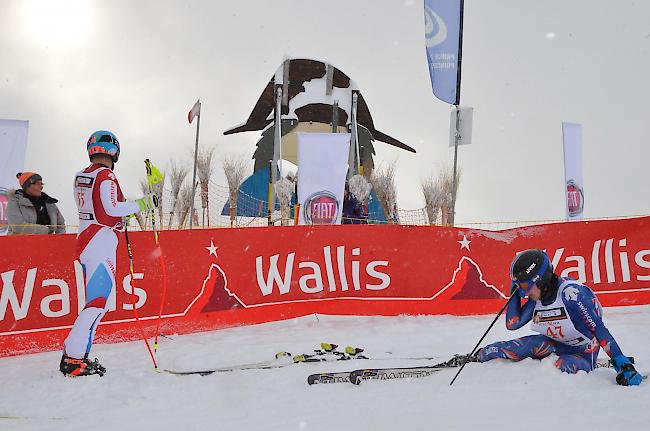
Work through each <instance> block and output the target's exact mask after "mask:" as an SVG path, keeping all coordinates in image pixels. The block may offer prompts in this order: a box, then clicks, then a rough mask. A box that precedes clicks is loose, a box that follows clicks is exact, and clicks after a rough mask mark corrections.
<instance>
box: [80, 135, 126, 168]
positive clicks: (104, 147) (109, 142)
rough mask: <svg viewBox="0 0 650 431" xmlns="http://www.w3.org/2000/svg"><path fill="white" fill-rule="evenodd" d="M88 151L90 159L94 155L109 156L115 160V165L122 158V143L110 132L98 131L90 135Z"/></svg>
mask: <svg viewBox="0 0 650 431" xmlns="http://www.w3.org/2000/svg"><path fill="white" fill-rule="evenodd" d="M86 149H87V150H88V157H91V156H92V155H93V154H108V155H109V156H111V157H112V158H113V163H117V159H119V158H120V141H118V140H117V137H116V136H115V135H114V134H112V133H111V132H109V131H108V130H98V131H96V132H94V133H93V134H92V135H90V138H89V139H88V144H87V145H86Z"/></svg>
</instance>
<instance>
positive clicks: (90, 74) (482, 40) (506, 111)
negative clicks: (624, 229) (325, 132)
mask: <svg viewBox="0 0 650 431" xmlns="http://www.w3.org/2000/svg"><path fill="white" fill-rule="evenodd" d="M648 17H650V2H646V1H631V0H621V1H617V2H612V1H604V0H598V1H596V0H581V1H571V0H547V1H543V2H542V1H534V0H466V1H465V23H464V27H465V33H464V49H463V69H462V71H463V76H462V96H461V102H462V104H463V105H468V106H473V107H474V130H473V142H474V143H473V144H472V145H471V146H465V147H461V148H460V149H459V160H460V163H461V165H462V168H463V178H462V184H461V187H460V190H459V197H458V202H457V216H456V220H457V221H459V222H470V221H500V220H542V219H561V218H563V217H564V211H565V210H564V205H565V203H564V171H563V159H562V135H561V123H562V121H573V122H578V123H582V125H583V139H584V147H583V158H584V166H583V171H584V183H585V200H586V206H585V216H586V217H604V216H616V215H631V214H649V213H650V199H649V198H648V196H650V193H649V192H648V190H649V189H650V174H649V173H648V168H647V164H648V162H649V160H650V157H649V156H650V149H649V147H648V138H647V137H648V136H649V135H650V133H649V132H650V118H649V116H648V108H647V102H648V100H649V96H650V84H649V83H648V80H649V79H650V23H649V21H648ZM285 56H290V57H307V58H314V59H319V60H325V61H329V62H331V63H333V64H334V65H336V66H337V67H338V68H340V69H341V70H342V71H343V72H344V73H346V74H347V75H348V76H350V77H351V78H352V79H354V80H355V81H356V82H357V83H358V85H359V86H360V89H361V92H362V93H363V95H364V98H365V99H366V101H367V103H368V106H369V107H370V110H371V112H372V114H373V119H374V122H375V125H376V126H377V128H378V129H380V130H382V131H383V132H385V133H388V134H390V135H392V136H394V137H396V138H398V139H400V140H402V141H403V142H405V143H407V144H408V145H410V146H412V147H414V148H415V149H416V150H417V152H418V153H417V154H411V153H407V152H404V151H400V150H396V149H393V148H391V147H389V146H387V145H385V144H382V143H380V142H378V143H376V144H375V149H376V152H377V156H376V158H375V163H376V164H381V163H388V162H390V161H392V160H396V161H397V192H398V204H399V206H400V207H401V208H412V209H414V208H420V207H422V206H423V197H422V194H421V192H420V187H419V183H420V180H421V178H422V177H424V176H427V175H431V174H435V173H436V172H437V171H438V170H439V169H440V167H441V166H444V165H451V163H452V161H453V148H449V147H448V134H449V106H448V105H446V104H444V103H443V102H440V101H439V100H437V99H435V98H434V96H433V94H432V92H431V85H430V82H429V76H428V69H427V63H426V56H425V50H424V18H423V10H422V2H421V1H415V0H331V1H327V2H324V1H316V0H274V1H265V0H249V1H227V2H226V1H210V0H202V1H197V0H193V1H170V0H167V1H153V0H150V1H142V0H139V1H124V0H119V1H116V0H111V1H108V0H105V1H83V0H70V1H63V0H59V1H57V0H50V1H30V0H9V1H8V0H0V118H4V119H20V120H29V122H30V128H29V142H28V148H27V157H26V163H25V169H26V170H33V171H36V172H39V173H41V174H42V175H43V178H44V181H45V182H46V187H45V191H46V192H48V193H49V194H51V195H53V196H55V197H57V198H59V199H60V201H61V207H62V210H63V212H64V215H65V216H66V219H67V220H68V222H70V223H71V224H72V223H74V222H75V221H76V209H75V207H74V201H73V199H72V179H73V176H74V173H75V172H76V171H77V170H79V169H82V168H83V167H85V165H87V155H86V152H85V144H86V141H87V139H88V136H89V135H90V133H91V132H92V131H94V130H96V129H108V130H111V131H113V132H114V133H115V134H116V135H117V136H118V138H119V139H120V142H121V144H122V154H121V157H120V161H119V163H118V164H117V167H116V173H117V175H118V178H119V179H120V182H121V184H122V187H123V189H125V192H126V194H127V195H128V196H131V197H136V196H137V195H138V194H139V186H138V183H137V181H138V178H139V177H141V176H142V172H143V171H144V163H143V159H144V158H146V157H149V158H151V159H152V160H153V161H154V163H158V164H159V165H162V166H163V167H164V166H166V165H167V164H168V162H169V160H170V158H175V159H177V160H181V159H186V160H187V161H188V162H189V161H190V157H191V151H192V148H193V144H194V133H195V127H194V126H193V125H192V126H190V125H188V123H187V119H186V116H187V111H188V110H189V109H190V108H191V107H192V105H193V103H194V102H195V101H196V99H197V98H199V97H200V98H201V100H202V102H203V110H202V118H201V144H202V145H204V146H214V145H216V148H217V154H218V156H217V157H218V158H219V161H220V160H221V158H222V157H223V156H224V155H226V154H243V155H246V156H250V155H252V153H253V150H254V148H255V142H256V141H257V139H258V137H259V134H258V133H255V132H250V133H243V134H239V135H234V136H228V137H225V136H223V134H222V133H223V131H224V130H225V129H227V128H229V127H231V126H233V125H236V124H239V123H241V122H243V121H244V120H245V119H246V118H247V117H248V115H249V113H250V111H251V109H252V107H253V106H254V104H255V102H256V101H257V98H258V97H259V95H260V93H261V91H262V89H263V88H264V86H265V85H266V83H267V82H268V80H269V78H270V76H271V75H272V74H273V72H274V71H275V69H276V68H277V67H278V66H279V65H280V63H281V62H282V60H283V58H284V57H285ZM251 172H252V164H251ZM216 178H217V181H218V182H220V183H222V184H224V185H225V184H226V183H225V179H223V174H222V171H221V166H220V163H219V166H218V170H217V171H216Z"/></svg>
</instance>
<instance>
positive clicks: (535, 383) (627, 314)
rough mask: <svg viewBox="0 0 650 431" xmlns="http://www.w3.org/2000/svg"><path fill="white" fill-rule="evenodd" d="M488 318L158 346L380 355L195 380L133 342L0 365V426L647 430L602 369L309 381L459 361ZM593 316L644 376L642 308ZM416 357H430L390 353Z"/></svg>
mask: <svg viewBox="0 0 650 431" xmlns="http://www.w3.org/2000/svg"><path fill="white" fill-rule="evenodd" d="M492 319H493V317H491V316H481V317H451V316H420V317H337V316H322V315H319V316H307V317H303V318H299V319H294V320H289V321H283V322H275V323H269V324H263V325H257V326H249V327H240V328H232V329H227V330H221V331H215V332H210V333H202V334H193V335H186V336H174V337H172V338H173V339H167V338H163V339H162V341H161V344H160V349H159V354H158V360H159V363H160V367H161V368H168V369H174V370H196V369H206V368H213V367H220V366H228V365H235V364H243V363H251V362H259V361H265V360H268V359H271V358H273V356H274V354H275V353H276V352H278V351H289V352H291V353H293V354H294V355H295V354H299V353H310V352H311V351H312V350H313V349H316V348H318V347H319V344H320V342H322V341H327V342H331V343H338V344H340V346H341V348H340V349H342V347H344V346H345V345H352V346H357V347H363V348H365V353H366V354H367V355H368V356H370V357H375V358H381V359H377V360H371V361H365V360H353V361H346V362H332V363H301V364H294V365H290V366H288V367H286V368H277V369H266V370H246V371H234V372H228V373H216V374H212V375H209V376H205V377H201V376H175V375H169V374H163V373H156V372H154V371H153V369H152V366H151V363H150V359H149V358H148V354H147V352H146V349H145V346H144V343H142V341H140V342H132V343H124V344H104V345H97V346H95V347H94V349H93V352H92V356H93V357H94V356H97V357H98V358H100V360H101V362H102V363H103V364H104V365H105V366H106V368H107V369H108V373H107V374H106V375H105V376H104V377H102V378H99V377H97V376H91V377H84V378H78V379H66V378H64V377H63V376H62V375H61V374H60V373H59V371H58V362H59V359H60V353H58V352H50V353H45V354H37V355H31V356H23V357H13V358H3V359H0V382H1V386H0V416H3V418H2V419H0V430H3V431H8V430H49V429H65V430H88V429H92V430H93V431H99V430H160V431H163V430H170V431H171V430H173V431H179V430H189V429H195V430H238V431H244V430H265V431H268V430H282V431H287V430H332V429H334V428H341V427H345V428H346V429H354V430H391V431H394V430H461V429H463V430H464V429H482V430H484V429H495V430H497V429H498V430H516V429H527V430H548V429H558V427H559V428H561V429H579V430H605V429H624V430H626V431H627V430H647V429H650V408H649V407H648V406H650V382H648V381H646V382H645V383H644V384H643V385H641V386H639V387H620V386H617V385H616V383H615V373H614V371H613V370H612V369H598V370H596V371H594V372H592V373H591V374H586V373H584V372H581V373H579V374H577V375H567V374H562V373H560V372H559V371H558V370H557V369H556V368H555V367H554V366H553V362H554V359H553V357H550V358H547V359H545V360H543V361H536V360H532V359H526V360H524V361H521V362H519V363H506V362H502V361H492V362H490V363H485V364H476V363H471V364H468V365H467V366H466V367H465V369H464V371H463V372H462V374H461V375H460V377H459V378H458V380H457V381H456V383H454V386H451V387H450V386H449V382H450V380H451V378H452V377H453V374H454V373H455V370H453V369H449V370H443V371H440V372H438V373H435V374H433V375H432V376H429V377H426V378H421V379H412V380H392V381H366V382H364V383H362V384H361V386H354V385H351V384H348V383H339V384H330V385H316V386H308V385H307V375H309V374H311V373H316V372H325V371H344V370H353V369H358V368H368V367H384V366H415V365H426V364H432V363H435V362H439V361H443V360H446V359H448V358H449V357H451V356H452V355H453V354H454V353H467V352H468V351H470V350H471V348H472V347H473V346H474V344H476V342H477V341H478V339H479V338H480V336H481V335H482V334H483V332H484V330H485V329H486V328H487V326H488V325H489V323H490V322H491V321H492ZM605 321H606V324H607V325H608V327H609V329H610V331H611V332H612V334H613V335H614V337H615V338H616V339H617V340H618V342H619V344H620V345H621V348H622V349H623V352H624V353H626V354H627V355H631V356H635V357H636V362H637V369H638V370H639V371H640V372H642V373H647V372H648V370H650V343H649V341H650V335H649V328H650V306H642V307H625V308H608V309H605ZM100 331H101V328H100ZM529 333H530V331H529V330H528V329H521V330H519V331H515V332H510V331H507V330H506V329H505V326H504V318H503V317H501V319H500V320H499V322H498V323H497V324H496V325H495V327H494V328H493V330H492V332H491V333H490V334H489V335H488V337H487V339H486V340H485V343H489V342H492V341H496V340H501V339H509V338H514V337H516V336H522V335H527V334H529ZM485 343H484V344H485ZM414 356H416V357H417V356H436V357H439V361H429V362H427V361H413V360H398V359H394V358H396V357H414ZM602 358H604V353H602V352H601V359H602Z"/></svg>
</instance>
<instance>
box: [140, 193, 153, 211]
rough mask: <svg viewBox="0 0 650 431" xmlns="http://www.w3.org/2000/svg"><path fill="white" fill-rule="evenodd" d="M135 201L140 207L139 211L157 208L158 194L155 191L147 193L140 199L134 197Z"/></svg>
mask: <svg viewBox="0 0 650 431" xmlns="http://www.w3.org/2000/svg"><path fill="white" fill-rule="evenodd" d="M135 202H136V203H137V204H138V206H139V207H140V212H145V211H149V210H153V209H155V208H158V196H156V194H155V193H148V194H146V195H144V196H143V197H141V198H140V199H136V200H135Z"/></svg>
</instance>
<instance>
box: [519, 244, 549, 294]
mask: <svg viewBox="0 0 650 431" xmlns="http://www.w3.org/2000/svg"><path fill="white" fill-rule="evenodd" d="M510 279H511V280H512V281H513V282H514V283H527V284H528V285H530V286H532V285H533V284H537V287H539V288H540V289H541V290H542V292H544V291H546V290H547V289H548V287H549V283H550V281H551V280H552V279H553V264H552V263H551V261H550V260H549V258H548V256H547V255H546V253H544V252H543V251H542V250H537V249H531V250H526V251H522V252H521V253H519V254H518V255H517V256H515V258H514V260H513V261H512V264H511V265H510Z"/></svg>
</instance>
